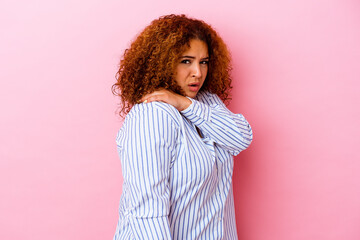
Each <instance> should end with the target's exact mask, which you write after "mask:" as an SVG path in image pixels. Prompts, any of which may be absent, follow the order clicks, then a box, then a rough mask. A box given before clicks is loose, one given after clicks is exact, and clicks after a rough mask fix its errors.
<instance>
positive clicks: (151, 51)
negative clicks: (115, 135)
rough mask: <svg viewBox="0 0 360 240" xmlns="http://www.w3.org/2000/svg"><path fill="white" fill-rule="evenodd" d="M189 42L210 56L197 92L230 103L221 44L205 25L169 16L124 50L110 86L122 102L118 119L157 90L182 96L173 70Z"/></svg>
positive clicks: (225, 57) (227, 70) (226, 63)
mask: <svg viewBox="0 0 360 240" xmlns="http://www.w3.org/2000/svg"><path fill="white" fill-rule="evenodd" d="M192 39H199V40H201V41H204V42H205V43H206V44H207V46H208V52H209V68H208V73H207V76H206V80H205V82H204V84H203V86H202V88H201V89H200V91H209V92H211V93H214V94H217V95H218V96H219V97H220V98H221V99H222V100H223V101H227V100H229V92H230V90H231V88H232V87H231V77H230V70H231V65H230V60H231V59H230V53H229V51H228V49H227V47H226V45H225V43H224V41H223V40H222V39H221V38H220V36H219V35H218V34H217V33H216V31H215V30H214V29H213V28H212V27H211V26H210V25H208V24H206V23H205V22H203V21H201V20H197V19H192V18H188V17H186V16H185V15H174V14H171V15H166V16H163V17H160V18H159V19H156V20H154V21H152V22H151V24H150V25H149V26H147V27H146V28H145V29H144V30H143V31H142V32H141V33H140V34H139V35H138V36H137V38H136V39H135V40H134V41H133V42H132V44H131V46H130V48H129V49H126V50H125V52H124V55H123V58H122V60H121V61H120V67H119V70H118V72H117V74H116V80H117V81H116V83H115V84H114V85H113V86H112V91H113V94H115V95H117V96H120V98H121V110H120V115H121V114H123V113H124V114H127V113H128V112H129V111H130V109H131V108H132V106H134V105H135V104H136V103H137V102H138V101H139V100H140V99H141V98H142V96H144V95H145V94H147V93H151V92H153V91H155V90H157V89H159V88H165V89H169V90H171V91H173V92H176V93H179V94H182V95H184V94H183V92H182V90H181V88H180V87H179V86H178V85H177V83H176V81H175V78H174V76H175V68H176V65H177V64H178V60H179V57H180V56H181V54H182V53H183V52H184V51H186V50H187V49H188V48H189V47H190V40H192Z"/></svg>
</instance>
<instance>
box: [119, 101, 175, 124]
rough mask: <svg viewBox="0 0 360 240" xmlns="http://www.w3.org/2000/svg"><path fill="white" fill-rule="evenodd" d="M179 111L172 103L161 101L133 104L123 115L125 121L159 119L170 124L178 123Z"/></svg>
mask: <svg viewBox="0 0 360 240" xmlns="http://www.w3.org/2000/svg"><path fill="white" fill-rule="evenodd" d="M179 116H180V113H179V111H178V110H177V109H176V108H174V107H173V106H172V105H170V104H167V103H163V102H150V103H140V104H135V105H134V106H133V107H132V109H131V110H130V112H129V113H128V114H127V116H126V117H125V122H126V121H134V120H135V119H136V121H140V122H141V121H149V120H152V121H161V122H163V123H168V124H172V125H175V126H177V125H179Z"/></svg>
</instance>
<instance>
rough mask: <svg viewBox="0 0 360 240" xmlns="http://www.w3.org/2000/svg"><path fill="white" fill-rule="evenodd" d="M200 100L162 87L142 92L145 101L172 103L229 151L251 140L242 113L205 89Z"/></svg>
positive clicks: (248, 127)
mask: <svg viewBox="0 0 360 240" xmlns="http://www.w3.org/2000/svg"><path fill="white" fill-rule="evenodd" d="M199 96H200V98H201V101H202V102H200V101H197V100H194V99H192V98H189V97H184V96H182V95H179V94H176V93H174V92H171V91H169V90H165V89H161V90H158V91H154V92H152V93H150V94H147V95H145V96H144V97H143V98H142V101H144V102H153V101H161V102H166V103H169V104H170V105H172V106H174V107H175V108H176V109H177V110H178V111H179V112H181V113H182V114H183V116H185V117H186V118H187V119H189V120H190V121H191V122H192V123H194V124H195V125H196V126H197V127H198V128H199V129H200V130H201V131H202V132H203V133H204V135H205V137H209V138H210V139H211V140H213V141H214V142H215V143H216V144H218V145H219V146H220V147H221V148H224V149H226V150H228V151H229V152H230V153H231V154H232V155H234V156H235V155H237V154H239V153H240V152H241V151H242V150H244V149H246V148H247V147H248V146H249V145H250V143H251V141H252V130H251V127H250V125H249V123H248V122H247V121H246V119H245V118H244V116H243V115H241V114H234V113H232V112H231V111H229V110H228V109H227V108H226V107H225V105H224V103H223V102H222V101H221V99H220V98H219V97H218V96H217V95H215V94H210V93H207V92H203V93H201V94H200V93H199Z"/></svg>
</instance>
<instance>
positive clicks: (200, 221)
mask: <svg viewBox="0 0 360 240" xmlns="http://www.w3.org/2000/svg"><path fill="white" fill-rule="evenodd" d="M229 71H230V57H229V52H228V50H227V48H226V45H225V44H224V42H223V41H222V40H221V38H220V37H219V36H218V35H217V33H216V32H215V31H214V30H213V29H212V28H211V27H210V26H209V25H208V24H206V23H204V22H203V21H199V20H196V19H190V18H187V17H186V16H184V15H168V16H164V17H161V18H159V19H157V20H154V21H153V22H152V23H151V24H150V25H149V26H148V27H146V28H145V29H144V30H143V32H142V33H140V35H139V36H138V37H137V38H136V39H135V41H134V42H133V43H132V44H131V47H130V48H129V49H127V50H126V51H125V53H124V56H123V59H122V60H121V62H120V69H119V71H118V74H117V82H116V83H115V84H114V85H113V91H114V93H115V94H118V95H119V96H120V97H121V102H122V109H121V113H123V114H127V115H126V118H125V121H124V124H123V126H122V128H121V129H120V130H119V133H118V136H117V139H116V141H117V146H118V152H119V156H120V159H121V165H122V172H123V177H124V183H123V192H122V196H121V200H120V207H119V212H120V217H119V221H118V225H117V229H116V233H115V236H114V239H116V240H118V239H237V233H236V223H235V215H234V203H233V192H232V172H233V156H235V155H237V154H238V153H239V152H240V151H242V150H244V149H246V148H247V147H248V146H249V144H250V142H251V141H252V131H251V128H250V126H249V124H248V122H247V121H246V120H245V118H244V117H243V116H242V115H241V114H233V113H232V112H230V111H229V110H228V109H227V108H226V107H225V105H224V103H223V102H222V100H228V94H229V90H230V88H231V79H230V75H229ZM221 99H222V100H221Z"/></svg>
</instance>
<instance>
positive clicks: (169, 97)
mask: <svg viewBox="0 0 360 240" xmlns="http://www.w3.org/2000/svg"><path fill="white" fill-rule="evenodd" d="M154 101H159V102H164V103H168V104H170V105H172V106H174V107H175V108H176V109H177V110H178V111H183V110H185V109H186V108H188V107H189V106H190V105H191V100H190V99H188V98H187V97H184V96H182V95H180V94H177V93H174V92H172V91H170V90H167V89H159V90H156V91H154V92H152V93H148V94H146V95H145V96H143V97H142V98H141V102H143V103H149V102H154Z"/></svg>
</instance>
